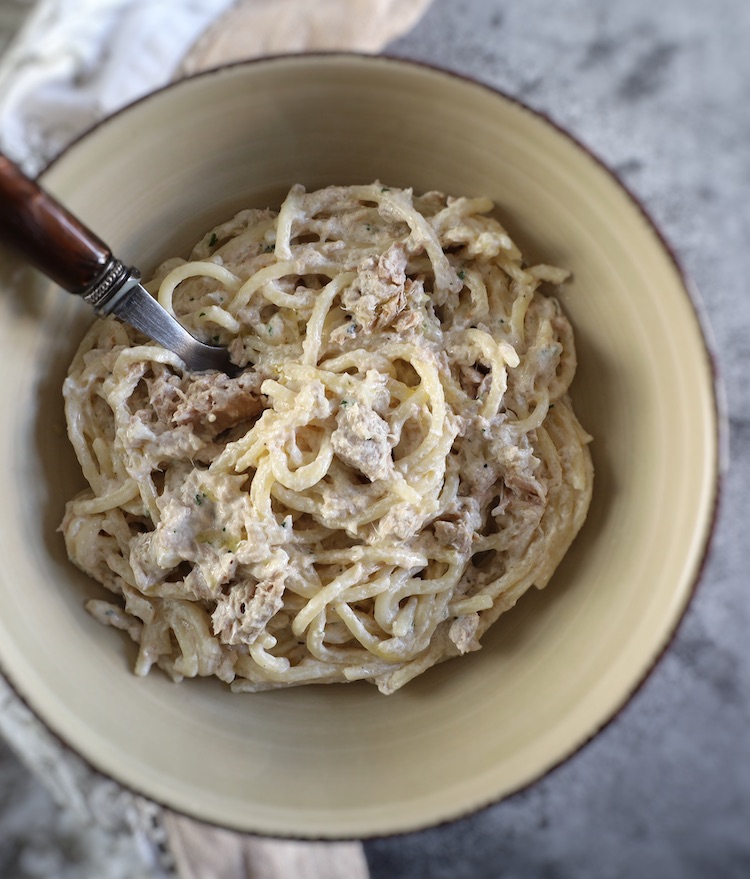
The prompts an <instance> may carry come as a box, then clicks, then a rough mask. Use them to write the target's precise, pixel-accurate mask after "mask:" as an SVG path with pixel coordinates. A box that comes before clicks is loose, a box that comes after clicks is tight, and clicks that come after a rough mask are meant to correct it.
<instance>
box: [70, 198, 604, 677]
mask: <svg viewBox="0 0 750 879" xmlns="http://www.w3.org/2000/svg"><path fill="white" fill-rule="evenodd" d="M492 207H493V206H492V203H491V202H490V201H489V200H488V199H486V198H452V197H446V196H445V195H443V194H441V193H438V192H428V193H426V194H424V195H420V196H414V195H413V193H412V192H411V191H410V190H402V189H396V188H392V187H386V186H382V185H380V184H379V183H374V184H371V185H363V186H348V187H338V186H331V187H328V188H325V189H322V190H319V191H317V192H311V193H308V192H306V191H305V190H304V188H303V187H302V186H299V185H297V186H294V187H292V189H291V191H290V192H289V194H288V196H287V197H286V199H285V201H284V203H283V204H282V206H281V209H280V210H279V211H278V213H276V212H273V211H270V210H244V211H241V212H240V213H238V214H237V215H236V216H235V217H233V218H232V219H231V220H229V221H228V222H226V223H223V224H222V225H220V226H218V227H217V228H215V229H213V230H212V231H210V232H209V233H207V234H206V235H205V236H204V237H203V239H202V240H201V241H200V242H199V243H198V244H197V246H196V247H195V248H194V250H193V252H192V254H191V255H190V258H189V259H188V260H184V259H170V260H168V261H167V262H166V263H164V264H163V265H162V266H161V267H160V268H159V269H158V271H157V272H156V275H155V277H154V279H153V281H152V282H151V283H150V284H149V285H148V286H149V289H150V290H151V292H152V293H153V294H154V295H156V296H158V298H159V301H160V302H161V303H162V305H163V306H164V307H165V308H167V309H168V310H169V311H171V312H172V313H173V314H175V315H176V316H177V317H178V318H179V319H180V321H181V322H182V323H183V324H184V325H185V326H186V327H187V328H188V329H189V330H190V331H191V332H193V333H194V334H195V335H196V336H198V337H199V338H202V339H204V340H205V341H209V342H213V343H215V344H221V345H226V346H228V348H229V350H230V353H231V356H232V359H233V360H234V362H235V363H237V364H238V365H239V366H242V367H244V370H243V371H242V372H241V373H240V374H239V376H238V377H236V378H228V377H227V376H224V375H222V374H219V373H204V374H188V373H187V372H185V370H184V368H183V364H182V363H181V361H180V360H179V358H177V356H176V355H174V354H172V353H171V352H169V351H166V350H164V349H163V348H161V347H160V346H158V345H156V344H154V343H151V342H150V341H149V340H147V339H146V338H145V337H142V336H140V335H138V334H137V333H136V331H134V330H132V329H131V328H129V327H127V326H125V325H123V324H121V323H119V322H117V321H116V320H115V319H113V318H107V319H105V320H100V321H98V322H97V323H96V324H95V325H94V326H93V327H92V328H91V330H90V331H89V333H88V334H87V336H86V337H85V339H84V340H83V342H82V344H81V346H80V348H79V350H78V352H77V354H76V356H75V359H74V360H73V363H72V365H71V367H70V371H69V375H68V377H67V379H66V381H65V386H64V396H65V402H66V415H67V421H68V431H69V436H70V439H71V441H72V443H73V446H74V448H75V451H76V454H77V456H78V459H79V461H80V464H81V467H82V470H83V474H84V476H85V478H86V480H87V482H88V485H89V488H87V489H86V490H85V491H84V492H83V493H82V494H81V495H79V496H78V497H76V498H75V499H73V500H72V501H70V502H69V503H68V505H67V508H66V513H65V518H64V521H63V525H62V530H63V533H64V537H65V541H66V545H67V549H68V553H69V555H70V558H71V559H72V560H73V561H74V562H75V563H76V564H77V565H78V566H79V567H80V568H82V569H83V570H84V571H86V572H87V573H88V574H90V575H91V576H92V577H94V578H95V579H96V580H98V581H99V582H100V583H102V584H103V585H104V586H105V587H106V588H107V589H108V590H109V591H110V592H111V593H114V596H115V597H113V598H112V599H111V600H105V599H100V598H97V599H94V600H91V601H89V602H88V605H87V607H88V609H89V610H90V612H91V613H92V614H93V615H94V616H95V617H96V618H97V619H99V620H100V621H101V622H103V623H106V624H108V625H111V626H115V627H117V628H119V629H122V630H124V631H126V632H127V633H128V634H129V636H130V637H131V638H132V639H133V640H134V641H135V642H137V644H138V645H139V649H138V658H137V661H136V665H135V671H136V673H137V674H140V675H145V674H146V673H147V672H148V671H149V670H150V669H151V668H152V666H153V665H157V666H159V667H160V668H162V669H163V670H164V671H166V672H167V673H168V674H169V675H171V676H172V678H174V679H175V680H180V679H182V678H184V677H194V676H197V675H215V676H217V677H218V678H220V679H221V680H222V681H226V682H228V683H230V684H231V686H232V689H234V690H236V691H257V690H264V689H269V688H274V687H281V686H288V685H295V684H305V683H330V682H347V681H355V680H367V681H370V682H373V683H374V684H376V685H377V687H378V688H379V689H380V690H381V692H383V693H391V692H393V691H395V690H396V689H398V688H399V687H401V686H402V685H403V684H405V683H406V682H407V681H409V680H410V679H412V678H414V677H415V676H416V675H418V674H420V673H422V672H424V671H425V670H426V669H428V668H429V667H430V666H432V665H434V664H435V663H437V662H440V661H442V660H444V659H446V658H448V657H451V656H456V655H460V654H464V653H467V652H469V651H473V650H477V649H478V648H479V646H480V638H481V636H482V634H483V633H484V632H485V631H486V629H487V628H488V626H490V625H491V624H492V623H493V622H494V621H495V620H496V619H497V618H498V616H499V615H500V614H502V613H503V612H505V611H506V610H508V609H509V608H511V607H512V606H513V605H514V604H515V603H516V602H517V601H518V599H519V598H520V596H521V595H522V594H523V593H524V592H525V591H526V590H527V589H528V588H529V587H530V586H531V585H532V584H533V585H535V586H537V587H539V588H541V587H543V586H545V585H546V583H547V582H548V580H549V579H550V577H551V575H552V573H553V572H554V570H555V568H556V567H557V565H558V563H559V562H560V560H561V558H562V556H563V555H564V554H565V552H566V550H567V549H568V547H569V545H570V543H571V541H572V540H573V538H574V537H575V535H576V533H577V532H578V530H579V528H580V527H581V525H582V523H583V521H584V518H585V516H586V512H587V509H588V505H589V500H590V497H591V487H592V476H593V474H592V466H591V460H590V456H589V453H588V449H587V443H588V440H589V437H588V436H587V435H586V433H585V432H584V431H583V429H582V428H581V426H580V425H579V423H578V421H577V420H576V418H575V416H574V414H573V411H572V409H571V405H570V400H569V398H568V387H569V385H570V382H571V380H572V378H573V374H574V372H575V369H576V357H575V348H574V344H573V336H572V332H571V327H570V324H569V322H568V320H567V319H566V317H565V316H564V315H563V313H562V311H561V308H560V305H559V303H558V301H557V300H556V299H555V298H554V297H553V296H550V295H544V294H543V293H541V292H540V291H539V287H540V285H542V284H543V283H545V282H546V283H548V284H552V285H557V284H561V283H563V282H564V281H565V279H566V277H567V273H566V272H565V271H562V270H560V269H557V268H553V267H551V266H547V265H533V266H527V265H526V264H525V263H524V261H523V259H522V255H521V253H520V252H519V250H518V248H517V247H516V246H515V244H514V243H513V241H511V239H510V238H509V236H508V234H507V232H506V231H505V230H504V229H503V227H502V226H501V225H500V224H499V223H498V222H497V220H495V219H494V218H492V217H491V216H490V215H489V212H490V211H491V210H492Z"/></svg>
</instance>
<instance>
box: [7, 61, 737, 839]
mask: <svg viewBox="0 0 750 879" xmlns="http://www.w3.org/2000/svg"><path fill="white" fill-rule="evenodd" d="M308 58H343V59H345V58H351V59H356V60H357V61H368V62H370V63H372V64H384V65H402V66H405V67H410V68H421V69H423V70H425V71H427V72H431V73H433V74H435V75H438V76H444V77H447V78H449V79H456V80H463V81H464V82H466V83H467V84H469V85H471V86H473V87H476V88H480V89H484V90H485V91H487V92H489V93H490V94H491V95H494V96H495V97H499V98H501V99H503V100H505V101H507V102H509V103H511V104H514V105H515V106H517V107H519V108H520V109H521V110H523V111H524V112H526V113H529V114H530V115H532V116H534V117H536V118H537V119H539V120H540V121H541V122H542V123H544V124H546V125H548V126H550V127H551V128H553V129H554V130H555V131H556V132H557V133H558V134H560V135H562V136H563V137H564V138H565V139H567V140H568V141H569V142H571V143H572V144H573V145H574V146H576V147H577V148H578V149H579V150H581V151H582V152H583V153H585V154H586V155H587V156H588V157H589V159H591V160H592V161H593V162H595V163H596V164H597V165H598V166H599V167H600V168H601V169H602V170H603V171H604V172H605V173H606V174H607V175H608V176H609V177H610V178H611V180H612V181H613V182H614V183H615V184H616V185H617V186H618V187H619V188H620V190H621V191H622V192H623V193H624V194H625V196H626V197H627V198H628V200H629V201H630V202H631V203H632V204H633V205H634V206H635V207H636V209H637V210H638V212H639V213H640V214H641V216H642V217H643V219H644V220H645V222H646V225H647V226H648V227H649V228H650V230H651V232H652V233H653V234H654V235H655V236H656V238H657V240H658V242H659V244H660V245H661V247H662V249H663V250H664V252H665V253H666V254H667V255H668V257H669V259H670V261H671V262H672V264H673V266H674V268H675V271H676V272H677V274H678V276H679V278H680V281H681V285H682V288H683V290H684V292H685V296H686V298H687V300H688V302H689V304H690V305H691V307H692V310H693V315H694V317H695V320H696V323H697V324H698V329H699V334H700V337H701V340H702V342H703V346H704V349H705V354H706V358H707V361H708V363H709V365H710V370H711V385H712V390H713V401H714V418H715V424H716V437H715V439H716V448H717V456H716V460H715V461H714V471H715V483H714V494H713V508H712V511H711V517H710V520H709V524H708V527H707V528H706V531H705V534H704V537H703V541H704V542H703V554H702V557H701V561H700V564H699V565H698V567H697V571H696V574H695V577H694V579H693V583H692V586H691V588H690V593H689V595H688V597H687V600H686V601H685V605H684V607H683V608H682V609H681V611H680V614H679V617H678V619H677V620H676V621H675V623H674V627H673V629H672V632H671V635H670V636H669V638H668V639H667V641H666V642H665V644H664V645H663V647H662V648H661V650H660V651H659V652H658V654H657V655H656V656H655V657H654V659H653V661H652V663H651V665H650V667H649V668H648V669H647V670H646V671H645V672H644V673H643V674H642V675H641V676H640V678H639V679H638V680H637V681H635V682H634V683H633V685H632V687H631V689H630V691H629V692H628V693H627V694H626V695H625V696H624V698H623V699H622V702H621V704H620V706H619V707H618V708H617V709H616V710H615V711H614V712H613V713H612V714H611V715H610V716H609V717H608V718H606V719H604V720H603V721H602V722H601V723H600V724H599V725H598V726H597V727H596V728H595V729H593V730H592V731H591V732H590V733H589V735H587V736H586V738H585V739H583V741H581V742H580V743H579V744H578V745H577V746H576V747H575V748H574V749H573V750H572V751H570V752H569V753H568V754H565V755H564V756H562V757H561V758H560V759H559V760H557V762H555V763H553V764H552V765H551V766H549V767H547V768H546V769H544V770H542V772H541V773H540V774H539V775H537V776H536V777H535V778H533V779H531V780H530V781H528V782H526V783H525V784H523V785H521V786H520V787H518V788H516V789H515V790H513V791H510V792H509V793H507V794H505V795H500V796H498V797H497V799H493V800H490V801H489V802H486V803H483V804H480V805H478V806H476V807H475V808H472V809H468V810H465V811H463V812H460V813H458V814H456V815H454V816H452V817H450V818H445V819H442V820H439V821H434V822H431V823H429V824H425V825H424V826H421V827H415V828H411V829H408V830H402V831H399V830H394V831H391V832H390V833H374V834H370V835H367V836H355V837H351V836H331V837H327V836H303V835H299V834H293V833H290V834H268V833H260V832H258V831H250V830H236V829H234V828H227V827H225V826H224V825H223V824H220V823H218V822H214V821H210V820H206V819H205V818H199V817H197V816H195V815H191V814H189V813H188V812H184V811H182V810H179V809H175V808H174V807H173V806H170V805H168V804H166V803H163V802H160V801H159V800H157V799H155V798H154V797H152V796H151V795H149V794H146V793H144V792H143V791H140V790H138V789H137V787H133V786H131V785H129V784H125V783H123V782H122V781H119V780H117V779H115V778H113V777H112V776H110V775H109V774H108V773H107V772H106V771H104V770H102V769H100V768H99V767H97V766H95V765H94V764H93V763H92V762H90V761H89V759H88V758H87V757H85V756H84V755H82V754H81V753H80V752H79V751H78V750H77V749H76V748H75V747H74V746H73V745H71V744H70V743H69V742H68V741H66V740H65V738H63V736H62V735H60V734H59V733H57V732H56V731H55V730H53V729H51V728H50V727H49V726H48V725H47V724H46V723H45V721H44V720H43V719H42V718H41V717H40V716H39V715H38V714H37V712H36V711H35V710H34V709H33V708H32V707H31V706H30V705H29V704H28V702H27V701H26V699H25V697H24V696H23V694H22V693H20V692H19V690H18V689H17V687H16V686H15V684H14V682H13V681H12V680H11V678H10V677H9V676H8V675H7V674H6V673H5V671H4V670H3V669H2V667H0V674H2V676H3V679H4V680H5V681H6V682H7V683H8V685H9V687H10V689H11V690H12V691H13V692H14V693H15V695H16V696H17V697H18V699H20V701H21V702H22V703H23V704H24V705H25V706H26V708H27V709H28V710H29V711H30V712H31V713H32V714H33V715H34V717H36V719H37V720H38V721H39V722H40V723H41V724H42V725H43V726H44V728H45V729H46V730H47V731H48V732H49V733H50V734H51V735H52V736H53V737H54V738H55V739H56V740H57V741H58V742H59V743H60V745H61V746H62V747H63V748H64V749H65V750H67V751H69V752H70V753H71V754H73V755H75V757H77V758H78V759H79V760H82V761H83V762H84V763H85V765H86V766H87V767H88V769H89V770H90V771H91V772H93V773H94V774H96V775H98V776H99V777H100V778H103V779H106V780H108V781H112V782H114V783H115V784H117V785H118V786H119V787H121V788H123V789H124V790H127V791H129V792H130V793H131V794H133V795H134V796H137V797H141V798H142V799H144V800H147V801H149V802H152V803H155V804H156V805H158V806H160V807H161V808H162V809H164V810H166V811H168V812H172V813H173V814H176V815H182V816H183V817H185V818H188V819H190V820H193V821H196V822H198V823H200V824H205V825H207V826H211V827H216V828H219V829H223V830H229V831H230V832H232V833H240V834H243V835H246V836H251V837H261V838H264V839H279V840H282V839H288V840H299V841H307V842H316V841H317V842H346V841H357V840H359V841H362V842H367V841H375V840H379V839H392V838H397V837H400V836H408V835H411V834H416V833H421V832H424V831H427V830H432V829H434V828H439V827H444V826H447V825H450V824H454V823H456V822H458V821H462V820H466V819H468V818H471V817H473V816H474V815H478V814H480V813H482V812H484V811H486V810H488V809H490V808H492V807H493V806H496V805H499V804H500V803H501V802H504V801H506V800H509V799H510V798H511V797H517V796H519V795H520V794H523V793H524V792H525V791H527V790H529V788H531V787H533V786H534V785H535V784H537V783H538V782H539V781H541V780H542V779H543V778H546V777H547V776H549V775H551V774H552V773H553V772H554V771H555V770H557V769H559V768H560V767H561V766H562V765H564V764H565V763H567V762H568V761H569V760H571V759H572V758H574V757H576V756H578V755H579V754H580V753H581V751H583V750H584V748H585V747H586V746H587V745H588V744H589V742H591V741H592V740H593V739H594V738H596V736H598V735H599V733H600V732H601V731H602V730H604V729H605V728H606V727H608V726H609V725H610V724H611V723H613V721H615V720H616V719H617V718H618V717H619V715H620V713H621V712H622V711H623V710H624V709H625V708H626V707H627V706H628V705H629V704H630V702H631V701H632V699H633V698H634V697H635V695H636V694H637V693H638V692H639V691H640V690H641V688H642V687H643V686H644V684H645V683H646V681H647V680H648V678H649V677H650V676H651V674H652V673H653V671H654V669H655V668H656V666H657V665H658V664H659V663H660V662H661V660H662V658H663V657H664V655H665V653H666V652H667V651H668V650H669V648H670V647H671V645H672V643H673V642H674V639H675V637H676V635H677V632H678V631H679V629H680V626H681V625H682V622H683V620H684V618H685V615H686V613H687V610H688V608H689V607H690V605H691V604H692V602H693V599H694V597H695V593H696V591H697V588H698V584H699V583H700V582H701V580H702V579H703V574H704V572H705V568H706V564H707V562H708V558H709V553H710V548H711V544H712V541H713V539H714V535H715V533H716V527H717V521H718V515H719V507H720V503H721V501H722V498H723V490H724V479H725V476H726V471H727V467H728V460H729V451H728V449H729V438H728V420H727V404H726V396H725V391H724V386H723V383H722V381H721V375H720V370H719V366H718V358H717V355H716V353H715V351H714V347H715V343H714V341H713V338H712V332H711V329H710V325H709V322H708V318H707V315H706V310H705V307H704V305H703V302H702V300H701V297H700V294H699V292H698V289H697V287H696V286H695V284H694V283H693V282H692V280H690V279H689V276H688V274H687V272H686V271H685V270H684V269H683V267H682V264H681V263H680V260H679V259H678V257H677V255H676V253H675V251H674V250H673V248H672V246H671V245H670V244H669V242H668V241H667V240H666V239H665V237H664V235H663V234H662V233H661V231H660V230H659V228H658V226H657V225H656V223H655V222H654V220H653V219H652V217H651V215H650V214H649V212H648V210H647V209H646V208H645V206H644V205H643V203H642V202H641V201H640V200H639V199H638V198H637V197H636V196H635V195H633V193H632V192H631V191H630V189H629V188H628V187H627V186H626V185H625V183H624V182H623V181H622V180H621V179H620V177H619V175H618V174H617V173H616V172H615V171H613V170H612V169H611V168H610V167H609V166H608V165H607V164H606V163H605V162H604V161H603V160H602V159H600V158H599V156H598V155H596V153H594V152H593V151H592V150H591V149H590V148H589V147H587V146H586V145H585V144H584V143H582V142H581V141H580V140H579V139H578V138H577V137H575V136H573V135H572V134H571V133H570V132H569V131H567V130H566V129H565V128H563V127H562V126H561V125H559V124H558V123H557V122H555V121H554V120H553V119H552V118H551V117H550V116H549V115H547V113H545V112H543V111H540V110H535V109H532V108H531V107H529V106H528V105H527V104H525V103H524V102H523V101H520V100H519V99H518V98H516V97H513V96H512V95H509V94H507V93H506V92H504V91H503V90H502V89H499V88H495V87H494V86H491V85H488V84H487V83H485V82H482V81H481V80H479V79H476V78H474V77H472V76H469V75H467V74H463V73H459V72H456V71H451V70H446V69H445V68H442V67H438V66H437V65H435V64H430V63H427V62H424V61H412V60H409V59H404V58H399V57H398V56H395V55H388V54H380V55H367V54H365V53H358V52H309V53H304V54H278V55H270V56H264V57H260V58H252V59H248V60H244V61H233V62H230V63H228V64H223V65H219V66H217V67H212V68H209V69H207V70H203V71H200V72H198V73H195V74H191V75H190V76H186V77H183V78H182V79H179V80H176V81H174V82H170V83H167V84H166V85H164V86H161V87H160V88H158V89H155V90H154V91H151V92H149V93H148V94H145V95H143V96H141V97H140V98H137V99H136V100H134V101H131V102H129V103H128V104H126V105H125V106H123V107H121V108H120V109H118V110H116V111H115V112H114V113H110V114H109V115H108V116H106V117H105V118H103V119H101V120H99V121H98V122H96V123H94V124H93V125H91V126H90V127H89V128H87V129H86V130H85V131H84V132H82V133H81V134H79V135H78V136H77V137H76V138H75V139H74V140H72V141H71V142H70V143H69V144H68V145H67V146H66V147H65V148H64V149H63V150H61V151H60V152H59V153H58V154H57V155H56V156H55V157H54V158H53V159H51V160H50V161H49V162H48V163H47V164H46V165H45V167H44V168H43V169H42V170H41V171H40V172H39V174H38V175H37V179H39V180H40V181H41V179H42V178H43V177H44V175H45V174H46V173H47V172H48V171H49V170H50V169H51V168H52V167H54V165H55V164H56V163H57V162H58V161H59V160H60V159H61V158H62V157H63V156H65V155H66V154H67V153H68V151H69V150H70V149H71V148H73V147H75V146H76V145H77V144H78V142H79V141H82V140H84V139H85V138H87V137H88V136H89V135H90V134H92V132H94V131H96V130H97V129H98V128H99V127H100V126H102V125H104V124H106V123H107V122H108V121H109V120H110V119H112V118H115V117H117V116H119V115H120V114H121V113H125V112H128V111H129V110H130V109H131V108H132V107H135V106H137V105H138V104H141V103H143V102H144V101H148V100H151V99H152V98H154V97H156V96H157V95H159V94H161V93H162V92H165V91H168V90H170V89H173V88H176V87H180V85H181V84H182V83H184V82H189V81H191V80H194V79H200V78H204V77H209V76H212V75H217V74H221V73H222V72H223V71H225V70H230V69H232V68H235V67H249V66H251V65H253V66H254V65H257V64H273V63H275V62H281V63H288V62H289V61H292V62H300V63H304V61H305V60H306V59H308Z"/></svg>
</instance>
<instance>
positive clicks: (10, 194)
mask: <svg viewBox="0 0 750 879" xmlns="http://www.w3.org/2000/svg"><path fill="white" fill-rule="evenodd" d="M0 242H2V243H4V244H6V245H8V246H10V247H11V248H12V249H13V250H15V251H18V252H20V253H21V254H23V256H24V258H25V259H26V260H27V261H28V262H29V263H31V264H32V265H33V266H34V267H35V268H36V269H38V270H39V271H40V272H42V274H44V275H46V276H47V277H48V278H50V280H52V281H54V282H55V283H56V284H58V285H59V286H60V287H62V288H63V289H64V290H67V291H68V292H69V293H73V294H74V295H76V296H81V297H82V298H83V299H85V300H86V302H88V303H89V305H91V306H92V307H93V308H94V311H95V312H96V313H97V314H100V315H107V314H114V315H115V316H116V317H118V318H119V319H120V320H123V321H125V322H126V323H129V324H130V325H131V326H133V327H135V328H136V329H137V330H140V331H141V332H142V333H145V334H146V335H147V336H148V337H149V338H150V339H153V340H154V341H155V342H158V343H159V344H161V345H163V346H164V347H165V348H167V349H169V350H170V351H173V352H174V353H175V354H177V356H178V357H179V358H180V359H181V360H182V361H183V363H184V364H185V366H186V368H187V370H188V371H191V372H201V371H204V370H217V371H219V372H223V373H225V374H227V375H229V376H235V375H237V374H238V372H239V368H238V367H237V366H236V365H235V364H234V363H232V361H231V360H230V358H229V352H228V351H227V350H226V348H220V347H215V346H213V345H206V344H204V343H203V342H200V341H198V339H196V338H195V337H194V336H192V335H191V334H190V333H188V331H187V330H186V329H185V328H184V327H183V326H182V325H181V324H180V323H179V321H177V320H176V319H175V318H174V317H173V316H172V315H171V314H170V313H169V312H168V311H167V310H166V309H164V308H163V307H162V306H161V305H160V304H159V302H158V301H157V300H156V299H155V298H154V297H153V296H152V295H151V294H150V293H149V292H148V290H146V288H145V287H144V286H143V285H142V284H141V283H140V281H141V275H140V272H139V271H138V269H137V268H135V267H133V266H127V265H126V264H125V263H123V262H122V261H121V260H119V259H117V258H116V257H115V256H114V255H113V253H112V250H111V248H110V247H108V246H107V245H106V244H105V243H104V242H103V241H101V239H99V238H98V237H97V236H96V235H95V234H94V233H93V232H92V231H91V230H90V229H88V228H87V227H86V226H85V225H84V224H83V223H82V222H81V221H80V220H78V219H77V218H76V217H74V216H73V214H71V213H70V211H68V210H67V209H66V208H65V207H63V206H62V205H61V204H60V203H59V202H58V201H57V200H56V199H54V198H53V197H52V196H51V195H50V194H49V193H48V192H45V190H44V189H42V187H41V186H40V185H39V184H38V183H36V182H35V181H34V180H31V179H30V178H29V177H27V176H26V175H25V174H24V173H23V171H22V170H21V169H20V168H19V167H18V166H17V165H16V164H14V163H13V162H12V161H11V160H10V159H8V158H7V157H6V156H4V155H2V154H0Z"/></svg>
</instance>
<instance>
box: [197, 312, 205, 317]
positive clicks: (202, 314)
mask: <svg viewBox="0 0 750 879" xmlns="http://www.w3.org/2000/svg"><path fill="white" fill-rule="evenodd" d="M205 316H206V312H205V311H202V312H201V313H200V314H199V315H198V317H205Z"/></svg>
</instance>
